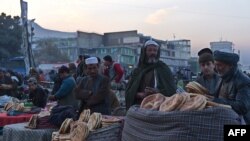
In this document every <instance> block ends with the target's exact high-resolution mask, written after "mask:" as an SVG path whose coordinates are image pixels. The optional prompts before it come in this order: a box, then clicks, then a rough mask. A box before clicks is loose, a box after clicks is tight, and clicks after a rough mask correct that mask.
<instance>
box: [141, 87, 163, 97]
mask: <svg viewBox="0 0 250 141" xmlns="http://www.w3.org/2000/svg"><path fill="white" fill-rule="evenodd" d="M144 92H145V93H146V95H151V94H155V93H158V92H159V90H158V89H156V88H151V87H146V88H145V89H144Z"/></svg>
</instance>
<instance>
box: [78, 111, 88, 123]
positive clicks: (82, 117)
mask: <svg viewBox="0 0 250 141" xmlns="http://www.w3.org/2000/svg"><path fill="white" fill-rule="evenodd" d="M89 117H90V109H87V110H83V111H82V112H81V114H80V117H79V119H78V121H80V122H88V121H89Z"/></svg>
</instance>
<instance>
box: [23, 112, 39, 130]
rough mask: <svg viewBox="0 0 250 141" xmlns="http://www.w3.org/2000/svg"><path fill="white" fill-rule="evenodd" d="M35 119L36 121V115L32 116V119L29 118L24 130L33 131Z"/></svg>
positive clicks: (35, 123)
mask: <svg viewBox="0 0 250 141" xmlns="http://www.w3.org/2000/svg"><path fill="white" fill-rule="evenodd" d="M37 119H38V115H37V114H34V115H32V117H31V118H30V120H29V122H28V125H27V126H25V127H26V128H31V129H35V128H36V126H37Z"/></svg>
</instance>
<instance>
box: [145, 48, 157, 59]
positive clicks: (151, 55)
mask: <svg viewBox="0 0 250 141" xmlns="http://www.w3.org/2000/svg"><path fill="white" fill-rule="evenodd" d="M157 53H158V47H156V46H154V45H148V46H147V47H146V56H147V59H148V63H155V62H157V58H156V57H157Z"/></svg>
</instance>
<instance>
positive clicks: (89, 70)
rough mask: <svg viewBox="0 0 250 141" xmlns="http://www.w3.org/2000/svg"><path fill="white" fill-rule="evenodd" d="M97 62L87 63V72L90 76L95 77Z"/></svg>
mask: <svg viewBox="0 0 250 141" xmlns="http://www.w3.org/2000/svg"><path fill="white" fill-rule="evenodd" d="M98 69H99V67H98V64H89V65H87V74H88V75H89V76H91V77H96V76H97V74H98Z"/></svg>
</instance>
